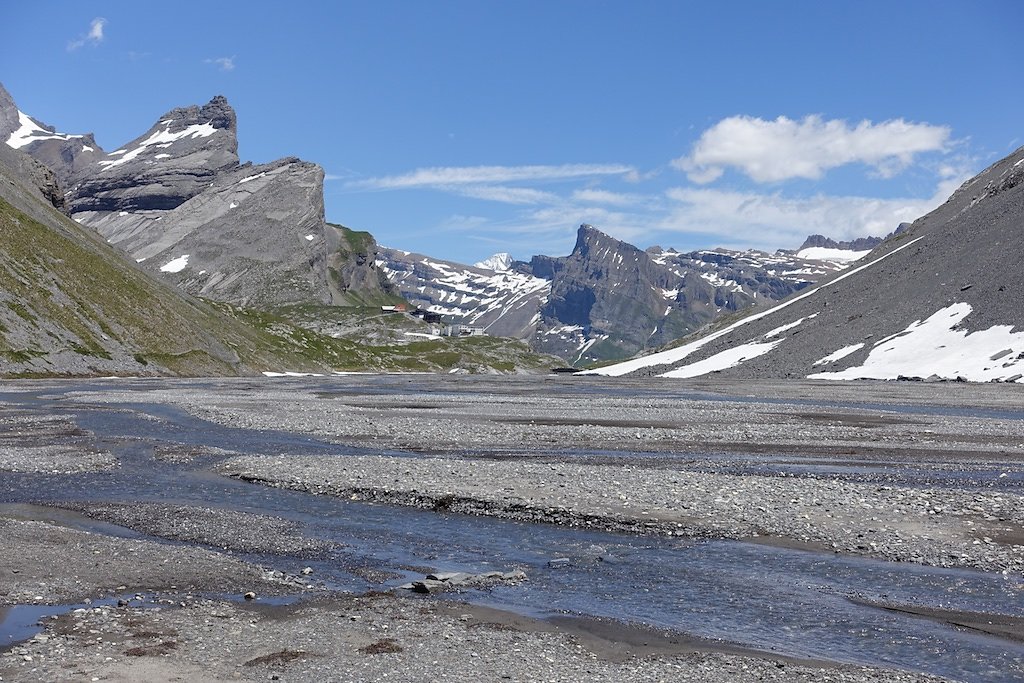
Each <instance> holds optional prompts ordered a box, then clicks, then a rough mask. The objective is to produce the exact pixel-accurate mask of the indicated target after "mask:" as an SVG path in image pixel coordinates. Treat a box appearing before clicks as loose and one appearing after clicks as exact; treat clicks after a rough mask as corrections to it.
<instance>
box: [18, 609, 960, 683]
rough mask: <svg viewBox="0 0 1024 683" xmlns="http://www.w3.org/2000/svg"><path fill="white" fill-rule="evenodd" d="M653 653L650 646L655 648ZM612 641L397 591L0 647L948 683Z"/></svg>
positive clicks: (62, 629)
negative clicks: (641, 648) (635, 649)
mask: <svg viewBox="0 0 1024 683" xmlns="http://www.w3.org/2000/svg"><path fill="white" fill-rule="evenodd" d="M652 649H653V648H652ZM688 649H689V648H687V647H685V646H677V647H674V648H673V647H665V648H663V650H664V651H663V652H660V653H655V654H646V655H641V656H637V655H630V654H628V653H625V652H623V651H622V650H621V649H620V648H617V647H616V646H615V645H614V644H613V643H611V642H608V641H602V640H601V639H599V638H594V637H581V636H580V635H578V634H574V633H571V632H566V631H565V630H559V629H556V628H553V627H551V625H549V624H543V623H532V624H531V623H529V622H528V621H526V620H522V619H514V620H511V621H510V620H509V615H502V614H501V613H497V612H494V611H486V610H479V609H476V608H473V607H470V606H466V605H438V604H436V603H431V602H423V601H413V600H407V599H397V598H393V597H390V596H387V595H372V596H365V597H349V598H340V599H335V600H332V601H330V602H328V603H313V604H307V605H300V606H296V607H291V608H270V609H264V608H259V607H258V606H245V605H238V604H233V603H227V602H223V601H205V600H201V601H192V602H189V603H185V606H184V607H181V608H178V609H167V608H149V609H138V608H136V607H120V608H118V607H95V608H81V609H78V610H75V612H73V613H71V614H69V615H67V616H64V617H59V618H56V619H52V620H48V621H47V629H46V631H45V633H43V634H41V635H40V636H37V637H36V638H34V639H33V640H32V641H30V642H28V643H25V644H23V645H21V646H19V647H17V648H15V649H13V650H11V651H9V652H7V653H4V654H2V655H0V676H2V677H3V680H4V681H9V680H10V681H13V680H46V681H71V680H74V681H87V680H106V681H139V680H189V681H226V680H234V681H237V680H241V681H266V680H278V679H279V680H286V681H310V682H317V683H319V682H320V681H352V682H363V681H366V682H370V681H373V682H376V681H384V680H387V681H409V682H416V683H419V682H420V681H438V680H462V681H504V680H507V681H565V682H573V683H575V682H576V681H580V680H587V681H616V682H618V681H637V682H641V681H666V680H672V681H684V682H685V681H694V682H696V681H701V682H704V683H718V682H722V683H724V682H730V683H731V682H739V683H743V682H746V681H779V682H782V681H796V682H804V681H807V682H810V681H835V682H848V683H854V682H859V681H880V680H884V681H892V682H894V683H903V682H906V683H911V682H919V681H920V682H924V681H938V680H942V679H939V678H934V677H929V676H923V675H919V674H912V673H905V672H899V671H894V670H883V669H870V668H860V667H834V666H833V667H829V668H819V667H815V666H808V665H802V664H795V663H792V662H787V661H783V660H771V659H755V658H750V657H742V656H737V655H730V654H719V653H707V652H692V651H691V652H687V650H688ZM673 650H674V651H673Z"/></svg>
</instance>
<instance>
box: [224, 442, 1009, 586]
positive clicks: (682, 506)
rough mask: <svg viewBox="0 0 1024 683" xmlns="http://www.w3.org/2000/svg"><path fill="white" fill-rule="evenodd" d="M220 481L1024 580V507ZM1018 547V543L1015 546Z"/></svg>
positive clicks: (698, 477) (323, 479)
mask: <svg viewBox="0 0 1024 683" xmlns="http://www.w3.org/2000/svg"><path fill="white" fill-rule="evenodd" d="M218 470H219V471H220V472H223V473H225V474H228V475H230V476H235V477H239V478H243V479H246V480H249V481H255V482H259V483H263V484H269V485H272V486H279V487H283V488H290V489H295V490H300V491H306V492H310V493H315V494H330V495H335V496H341V497H345V498H357V499H365V500H375V501H379V502H387V503H395V504H402V505H413V506H416V507H421V508H427V509H446V510H451V511H453V512H465V513H470V514H486V515H494V516H499V517H505V518H510V519H518V520H522V521H531V522H548V523H561V524H569V525H573V526H586V527H595V528H606V529H616V530H627V531H635V532H640V533H658V534H669V535H678V536H710V537H723V538H751V537H759V536H768V537H780V538H783V539H788V540H791V541H795V542H798V543H812V544H818V545H820V546H824V547H825V548H827V549H831V550H834V551H837V552H845V553H854V554H863V555H871V556H875V557H879V558H884V559H890V560H899V561H905V562H918V563H922V564H929V565H935V566H943V567H950V566H955V567H974V568H978V569H985V570H989V571H1005V572H1007V573H1011V572H1012V573H1015V574H1024V545H1015V544H1012V543H1009V542H1002V541H1001V540H996V539H1002V536H1001V534H1009V535H1010V536H1011V537H1013V536H1014V535H1015V534H1019V532H1020V520H1022V519H1024V496H1020V495H1017V494H1008V493H989V492H977V491H964V490H959V489H955V488H941V489H927V488H926V489H917V488H908V487H893V486H877V485H873V484H859V483H854V482H844V481H835V480H830V479H814V478H794V477H758V476H734V475H725V474H712V473H703V472H686V471H671V470H668V471H666V470H662V469H656V470H652V469H645V468H638V467H633V466H631V465H618V466H615V465H605V466H595V465H573V464H569V463H533V462H524V461H520V460H515V461H511V462H501V461H493V460H466V459H452V458H422V459H410V458H403V457H380V456H376V457H375V456H363V457H357V456H350V457H346V458H337V457H331V456H287V457H274V456H263V457H259V456H246V457H239V458H233V459H231V460H229V461H227V462H226V463H223V464H222V465H221V466H219V468H218ZM1014 540H1016V539H1015V538H1014Z"/></svg>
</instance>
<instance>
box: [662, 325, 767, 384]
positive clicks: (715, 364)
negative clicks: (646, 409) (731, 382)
mask: <svg viewBox="0 0 1024 683" xmlns="http://www.w3.org/2000/svg"><path fill="white" fill-rule="evenodd" d="M765 336H767V335H765ZM782 341H783V340H782V339H776V340H775V341H770V342H749V343H747V344H740V345H739V346H734V347H732V348H731V349H726V350H724V351H720V352H719V353H716V354H715V355H713V356H711V357H709V358H705V359H704V360H700V361H697V362H696V363H690V364H689V365H684V366H683V367H681V368H677V369H675V370H671V371H669V372H666V373H665V374H663V375H661V376H662V377H672V378H675V379H685V378H687V377H700V376H701V375H706V374H708V373H709V372H717V371H719V370H725V369H726V368H734V367H736V366H737V365H739V364H740V363H742V362H743V361H745V360H750V359H751V358H757V357H758V356H763V355H764V354H766V353H768V352H769V351H771V350H772V349H774V348H775V347H776V346H778V345H779V344H781V343H782Z"/></svg>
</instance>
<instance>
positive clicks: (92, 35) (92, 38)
mask: <svg viewBox="0 0 1024 683" xmlns="http://www.w3.org/2000/svg"><path fill="white" fill-rule="evenodd" d="M106 25H107V20H106V19H104V18H103V17H96V18H95V19H93V20H92V21H91V22H89V31H88V32H87V33H84V34H82V35H81V36H79V37H78V38H76V39H75V40H72V41H70V42H69V43H68V52H74V51H75V50H77V49H79V48H81V47H84V46H86V45H93V46H96V45H99V44H100V43H102V42H103V38H104V36H103V29H104V27H105V26H106Z"/></svg>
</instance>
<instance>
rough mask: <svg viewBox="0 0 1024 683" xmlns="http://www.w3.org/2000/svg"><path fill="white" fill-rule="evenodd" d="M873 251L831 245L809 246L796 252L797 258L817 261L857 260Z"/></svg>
mask: <svg viewBox="0 0 1024 683" xmlns="http://www.w3.org/2000/svg"><path fill="white" fill-rule="evenodd" d="M870 253H871V250H870V249H866V250H864V251H853V250H851V249H830V248H829V247H807V248H806V249H801V250H800V251H798V252H796V255H797V258H803V259H813V260H815V261H840V262H848V261H857V260H859V259H862V258H864V257H865V256H867V255H868V254H870Z"/></svg>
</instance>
